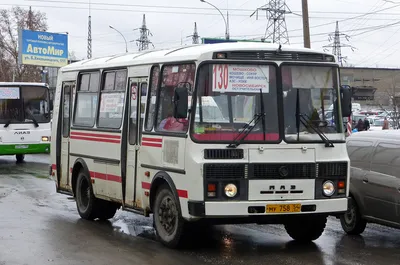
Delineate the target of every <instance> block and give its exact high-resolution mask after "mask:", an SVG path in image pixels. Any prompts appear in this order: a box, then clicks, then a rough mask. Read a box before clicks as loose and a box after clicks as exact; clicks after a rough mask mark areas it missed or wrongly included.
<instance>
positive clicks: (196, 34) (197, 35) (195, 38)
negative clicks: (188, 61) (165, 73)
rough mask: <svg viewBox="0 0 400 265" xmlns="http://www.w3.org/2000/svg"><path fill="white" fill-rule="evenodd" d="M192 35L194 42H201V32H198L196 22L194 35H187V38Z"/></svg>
mask: <svg viewBox="0 0 400 265" xmlns="http://www.w3.org/2000/svg"><path fill="white" fill-rule="evenodd" d="M189 37H192V44H199V38H200V36H199V33H198V32H197V24H196V22H194V31H193V35H190V36H187V38H189Z"/></svg>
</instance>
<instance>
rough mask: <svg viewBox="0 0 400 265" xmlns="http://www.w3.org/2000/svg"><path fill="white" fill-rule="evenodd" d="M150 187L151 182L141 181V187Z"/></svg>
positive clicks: (146, 188)
mask: <svg viewBox="0 0 400 265" xmlns="http://www.w3.org/2000/svg"><path fill="white" fill-rule="evenodd" d="M150 187H151V184H150V183H148V182H142V189H145V190H149V189H150Z"/></svg>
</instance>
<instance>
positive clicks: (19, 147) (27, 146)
mask: <svg viewBox="0 0 400 265" xmlns="http://www.w3.org/2000/svg"><path fill="white" fill-rule="evenodd" d="M27 148H29V145H26V144H23V145H22V144H21V145H16V146H15V149H27Z"/></svg>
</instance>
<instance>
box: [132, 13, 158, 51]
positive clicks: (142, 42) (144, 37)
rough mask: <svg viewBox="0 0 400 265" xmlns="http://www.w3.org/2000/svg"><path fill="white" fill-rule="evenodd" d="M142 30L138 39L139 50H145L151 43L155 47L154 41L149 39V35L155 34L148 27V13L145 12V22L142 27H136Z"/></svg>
mask: <svg viewBox="0 0 400 265" xmlns="http://www.w3.org/2000/svg"><path fill="white" fill-rule="evenodd" d="M134 30H140V37H139V39H137V40H136V44H137V45H138V46H139V51H144V50H147V49H148V48H149V44H151V45H152V46H153V48H154V45H153V43H152V42H151V41H150V40H149V35H150V36H153V34H152V33H151V32H150V30H149V29H148V28H147V27H146V15H145V14H143V22H142V27H140V28H137V29H134Z"/></svg>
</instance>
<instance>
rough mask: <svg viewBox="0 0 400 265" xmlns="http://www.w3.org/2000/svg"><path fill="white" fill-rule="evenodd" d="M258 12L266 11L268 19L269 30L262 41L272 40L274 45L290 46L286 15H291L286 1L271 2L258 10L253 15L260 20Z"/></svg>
mask: <svg viewBox="0 0 400 265" xmlns="http://www.w3.org/2000/svg"><path fill="white" fill-rule="evenodd" d="M258 11H265V12H266V14H267V18H268V23H267V28H266V29H265V34H264V37H263V38H262V39H261V41H263V42H264V41H265V40H266V39H272V43H277V44H289V34H288V31H287V27H286V20H285V16H286V14H291V13H292V11H290V8H289V7H288V6H287V4H286V1H285V0H270V1H269V3H268V4H266V5H263V6H261V7H259V8H257V9H256V10H255V11H254V12H253V14H251V15H250V17H252V16H253V15H254V14H257V15H256V18H257V19H258Z"/></svg>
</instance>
